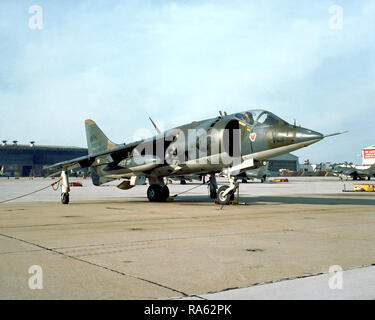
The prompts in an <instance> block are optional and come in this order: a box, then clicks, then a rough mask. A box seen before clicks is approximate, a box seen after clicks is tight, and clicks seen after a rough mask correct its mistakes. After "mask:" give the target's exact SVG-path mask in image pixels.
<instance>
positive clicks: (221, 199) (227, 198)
mask: <svg viewBox="0 0 375 320" xmlns="http://www.w3.org/2000/svg"><path fill="white" fill-rule="evenodd" d="M228 188H229V186H221V187H220V188H219V190H218V192H217V201H218V202H219V204H229V203H230V201H231V200H233V199H234V192H233V191H232V192H229V193H228V194H227V195H225V196H224V195H223V193H224V191H225V190H227V189H228Z"/></svg>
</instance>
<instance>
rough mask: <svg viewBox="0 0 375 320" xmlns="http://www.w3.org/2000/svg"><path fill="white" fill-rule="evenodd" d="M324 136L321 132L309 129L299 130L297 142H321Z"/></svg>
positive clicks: (297, 131)
mask: <svg viewBox="0 0 375 320" xmlns="http://www.w3.org/2000/svg"><path fill="white" fill-rule="evenodd" d="M323 138H324V136H323V134H321V133H320V132H317V131H313V130H310V129H307V128H297V130H296V142H297V143H298V142H307V141H313V140H321V139H323Z"/></svg>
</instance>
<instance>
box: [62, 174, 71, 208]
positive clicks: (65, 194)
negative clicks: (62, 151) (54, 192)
mask: <svg viewBox="0 0 375 320" xmlns="http://www.w3.org/2000/svg"><path fill="white" fill-rule="evenodd" d="M69 191H70V187H69V177H68V175H67V173H66V171H61V203H62V204H68V203H69Z"/></svg>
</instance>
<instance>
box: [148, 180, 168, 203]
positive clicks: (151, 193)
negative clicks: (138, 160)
mask: <svg viewBox="0 0 375 320" xmlns="http://www.w3.org/2000/svg"><path fill="white" fill-rule="evenodd" d="M168 197H169V188H168V187H167V186H165V185H164V186H160V185H158V184H152V185H150V186H149V187H148V189H147V198H148V200H150V201H151V202H164V201H166V200H167V198H168Z"/></svg>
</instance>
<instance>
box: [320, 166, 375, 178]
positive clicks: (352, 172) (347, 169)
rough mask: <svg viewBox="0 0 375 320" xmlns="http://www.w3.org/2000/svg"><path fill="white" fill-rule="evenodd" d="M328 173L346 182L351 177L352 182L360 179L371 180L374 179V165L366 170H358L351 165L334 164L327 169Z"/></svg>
mask: <svg viewBox="0 0 375 320" xmlns="http://www.w3.org/2000/svg"><path fill="white" fill-rule="evenodd" d="M327 171H328V172H332V174H333V175H335V176H338V177H339V178H340V180H348V179H349V177H352V178H353V180H358V179H360V178H367V180H371V177H375V164H373V165H372V166H370V167H367V168H359V167H358V166H356V165H353V164H348V163H345V164H338V165H337V164H334V165H332V166H330V167H328V168H327Z"/></svg>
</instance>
